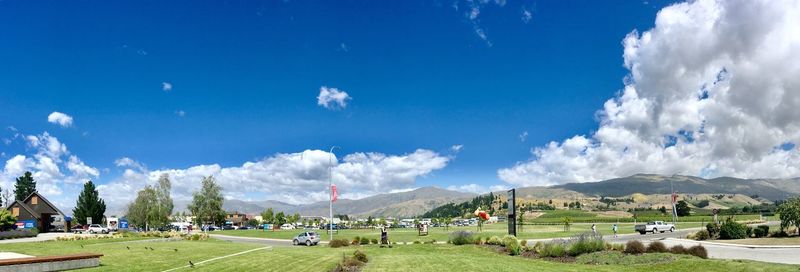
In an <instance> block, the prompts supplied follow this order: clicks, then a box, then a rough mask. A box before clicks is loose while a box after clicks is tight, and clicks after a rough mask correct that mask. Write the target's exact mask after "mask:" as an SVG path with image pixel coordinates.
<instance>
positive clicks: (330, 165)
mask: <svg viewBox="0 0 800 272" xmlns="http://www.w3.org/2000/svg"><path fill="white" fill-rule="evenodd" d="M334 148H339V147H338V146H335V145H334V146H332V147H331V151H330V152H328V177H329V179H328V190H330V194H328V199H329V202H328V204H329V212H330V214H329V216H330V217H329V219H330V221H328V231H329V232H330V236H328V237H329V238H328V241H329V242H331V241H333V149H334Z"/></svg>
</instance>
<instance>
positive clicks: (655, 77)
mask: <svg viewBox="0 0 800 272" xmlns="http://www.w3.org/2000/svg"><path fill="white" fill-rule="evenodd" d="M623 45H624V51H623V57H624V64H625V67H626V68H628V69H629V71H630V74H629V75H628V76H627V77H626V79H625V87H624V88H623V90H621V91H620V93H619V95H618V96H616V97H614V98H612V99H610V100H608V101H606V102H605V104H604V105H603V108H602V109H601V110H600V111H599V112H598V117H599V119H600V124H599V127H598V128H597V129H596V130H595V132H593V133H592V134H591V135H576V136H574V137H571V138H569V139H566V140H563V141H560V142H551V143H549V144H547V145H545V146H541V147H537V148H534V150H533V157H532V158H531V159H530V160H529V161H524V162H518V163H517V164H516V165H514V166H512V167H509V168H504V169H500V170H498V176H499V178H500V179H502V180H504V181H506V182H508V183H510V184H513V185H521V186H524V185H552V184H561V183H567V182H589V181H598V180H603V179H608V178H614V177H620V176H627V175H632V174H636V173H656V174H666V175H671V174H686V175H698V176H703V177H717V176H734V177H742V178H761V177H768V178H785V177H795V176H798V175H800V151H798V149H797V148H796V147H794V145H795V144H798V143H800V111H798V110H797V109H800V77H799V76H797V75H798V74H800V1H780V0H775V1H773V0H770V1H766V0H739V1H714V0H698V1H691V2H689V3H679V4H675V5H671V6H668V7H666V8H664V9H662V10H661V11H660V12H659V13H658V15H657V17H656V21H655V27H654V28H652V29H650V30H647V31H644V32H641V33H640V32H638V31H633V32H631V33H630V34H628V35H627V37H625V39H624V40H623Z"/></svg>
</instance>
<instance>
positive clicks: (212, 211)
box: [188, 176, 225, 224]
mask: <svg viewBox="0 0 800 272" xmlns="http://www.w3.org/2000/svg"><path fill="white" fill-rule="evenodd" d="M223 200H224V199H223V198H222V187H220V186H219V185H217V182H216V180H215V179H214V176H208V177H205V178H203V181H202V185H201V186H200V191H197V192H194V193H192V203H190V204H189V207H188V208H189V211H191V212H192V214H193V215H195V216H196V218H197V221H198V222H200V223H201V224H205V223H212V224H216V223H217V222H221V221H223V220H225V210H223V209H222V203H223Z"/></svg>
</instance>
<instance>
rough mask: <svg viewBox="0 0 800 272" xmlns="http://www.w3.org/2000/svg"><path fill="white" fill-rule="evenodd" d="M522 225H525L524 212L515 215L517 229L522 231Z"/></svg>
mask: <svg viewBox="0 0 800 272" xmlns="http://www.w3.org/2000/svg"><path fill="white" fill-rule="evenodd" d="M523 226H525V212H520V213H519V217H517V230H518V231H519V232H522V229H523Z"/></svg>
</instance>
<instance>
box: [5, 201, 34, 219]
mask: <svg viewBox="0 0 800 272" xmlns="http://www.w3.org/2000/svg"><path fill="white" fill-rule="evenodd" d="M14 204H17V206H20V207H22V208H23V209H25V211H27V212H28V213H29V214H31V215H32V216H33V217H35V218H36V219H40V218H42V217H41V214H39V213H37V212H35V211H33V209H31V207H28V205H25V203H23V202H22V201H19V200H14V202H11V205H8V208H6V210H11V207H13V206H14Z"/></svg>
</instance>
